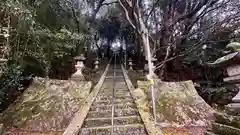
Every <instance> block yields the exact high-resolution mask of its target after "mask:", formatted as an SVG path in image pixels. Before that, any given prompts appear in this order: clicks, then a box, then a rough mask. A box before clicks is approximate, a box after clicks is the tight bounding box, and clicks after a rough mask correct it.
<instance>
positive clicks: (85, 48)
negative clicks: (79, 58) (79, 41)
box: [83, 45, 88, 53]
mask: <svg viewBox="0 0 240 135" xmlns="http://www.w3.org/2000/svg"><path fill="white" fill-rule="evenodd" d="M83 49H84V52H85V53H86V52H87V49H88V47H87V46H86V45H85V46H84V48H83Z"/></svg>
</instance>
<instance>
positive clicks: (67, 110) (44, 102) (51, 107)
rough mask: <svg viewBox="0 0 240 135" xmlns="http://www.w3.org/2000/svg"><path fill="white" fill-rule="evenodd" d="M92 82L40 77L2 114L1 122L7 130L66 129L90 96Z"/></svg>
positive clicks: (48, 130)
mask: <svg viewBox="0 0 240 135" xmlns="http://www.w3.org/2000/svg"><path fill="white" fill-rule="evenodd" d="M46 84H47V87H45V86H46ZM91 85H92V84H91V82H78V83H76V82H74V81H67V80H65V81H64V80H45V79H43V78H36V79H35V80H34V83H33V84H32V85H31V86H30V87H29V88H28V89H27V90H26V91H25V92H24V93H23V94H22V95H21V96H20V97H19V98H18V99H17V100H16V101H15V102H14V103H13V104H12V105H10V107H9V108H8V109H7V110H6V111H4V112H3V113H2V114H1V115H2V117H1V118H0V121H1V123H3V125H4V127H5V129H11V128H13V127H14V128H17V129H21V130H29V131H36V132H38V131H40V132H50V131H63V130H64V129H65V128H66V126H67V125H68V123H69V121H70V120H71V118H72V117H73V115H74V113H75V112H77V111H78V110H79V108H80V107H81V104H82V103H83V101H84V100H85V98H86V97H87V96H88V94H89V92H90V88H91Z"/></svg>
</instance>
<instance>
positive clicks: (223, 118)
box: [214, 112, 240, 128]
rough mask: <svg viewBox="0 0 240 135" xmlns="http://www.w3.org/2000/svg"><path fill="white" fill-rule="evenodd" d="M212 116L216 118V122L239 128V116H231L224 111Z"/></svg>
mask: <svg viewBox="0 0 240 135" xmlns="http://www.w3.org/2000/svg"><path fill="white" fill-rule="evenodd" d="M214 116H215V118H216V121H215V122H216V123H220V124H224V125H229V126H233V127H236V128H240V116H232V115H228V114H226V113H219V112H216V113H214Z"/></svg>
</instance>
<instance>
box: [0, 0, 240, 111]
mask: <svg viewBox="0 0 240 135" xmlns="http://www.w3.org/2000/svg"><path fill="white" fill-rule="evenodd" d="M0 36H1V37H0V47H1V61H2V63H3V64H2V67H1V68H2V75H1V79H0V85H1V86H0V88H1V89H0V108H4V106H6V105H5V102H9V101H11V100H14V97H16V96H17V95H19V93H21V92H22V91H23V90H25V89H26V88H27V87H28V85H29V84H30V83H31V80H32V78H33V77H34V76H39V77H46V78H52V79H68V78H69V77H70V76H71V74H72V73H73V72H74V60H73V57H74V56H77V55H79V54H80V53H84V48H86V47H87V48H88V50H87V57H88V59H91V58H92V57H96V56H98V57H103V56H102V54H101V51H102V50H103V47H104V46H108V48H109V46H110V44H111V43H113V42H115V40H116V39H119V40H121V43H122V44H124V45H126V52H127V54H128V57H131V58H132V59H133V63H134V69H136V70H139V69H143V68H144V64H146V63H147V62H148V64H149V63H150V64H149V68H148V69H149V73H154V74H156V75H157V76H158V77H160V78H161V79H163V80H166V81H180V80H194V81H199V80H204V81H207V84H204V86H205V87H209V86H210V87H211V88H207V89H206V90H204V91H205V92H206V93H210V97H211V93H214V94H216V93H217V94H218V92H221V90H219V89H223V90H222V91H226V89H227V88H226V87H225V86H224V84H223V83H222V79H223V77H224V76H225V75H226V73H225V72H226V71H225V70H224V69H223V68H222V67H210V66H208V64H207V63H209V62H213V61H215V60H216V59H217V58H219V57H221V56H224V55H225V53H224V51H226V45H227V44H228V43H230V42H238V41H240V1H239V0H152V1H148V0H132V1H129V0H116V1H114V0H2V2H1V3H0ZM108 55H110V54H108ZM153 57H154V58H156V59H157V61H156V62H155V68H153V67H152V65H151V59H152V58H153ZM92 59H94V58H92ZM88 67H89V68H92V67H91V64H89V65H88ZM150 77H152V76H150ZM209 81H211V82H215V84H214V85H213V86H212V85H209V84H208V82H209ZM212 87H214V88H212ZM16 91H17V92H16ZM220 95H221V96H222V94H221V93H220ZM208 96H209V95H208ZM211 99H212V97H211Z"/></svg>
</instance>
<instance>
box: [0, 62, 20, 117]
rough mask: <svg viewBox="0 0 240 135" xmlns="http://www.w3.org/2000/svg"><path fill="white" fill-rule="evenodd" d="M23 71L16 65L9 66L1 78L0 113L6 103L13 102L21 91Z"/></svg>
mask: <svg viewBox="0 0 240 135" xmlns="http://www.w3.org/2000/svg"><path fill="white" fill-rule="evenodd" d="M22 74H23V69H22V68H21V67H20V66H19V65H16V64H12V65H10V66H8V68H7V69H6V71H5V72H4V73H3V75H2V76H1V77H0V112H1V111H2V110H1V109H2V108H4V105H5V103H6V101H11V100H12V96H13V95H14V94H16V91H18V90H20V89H19V88H20V87H21V83H20V82H21V81H23V79H24V78H23V76H22Z"/></svg>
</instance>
